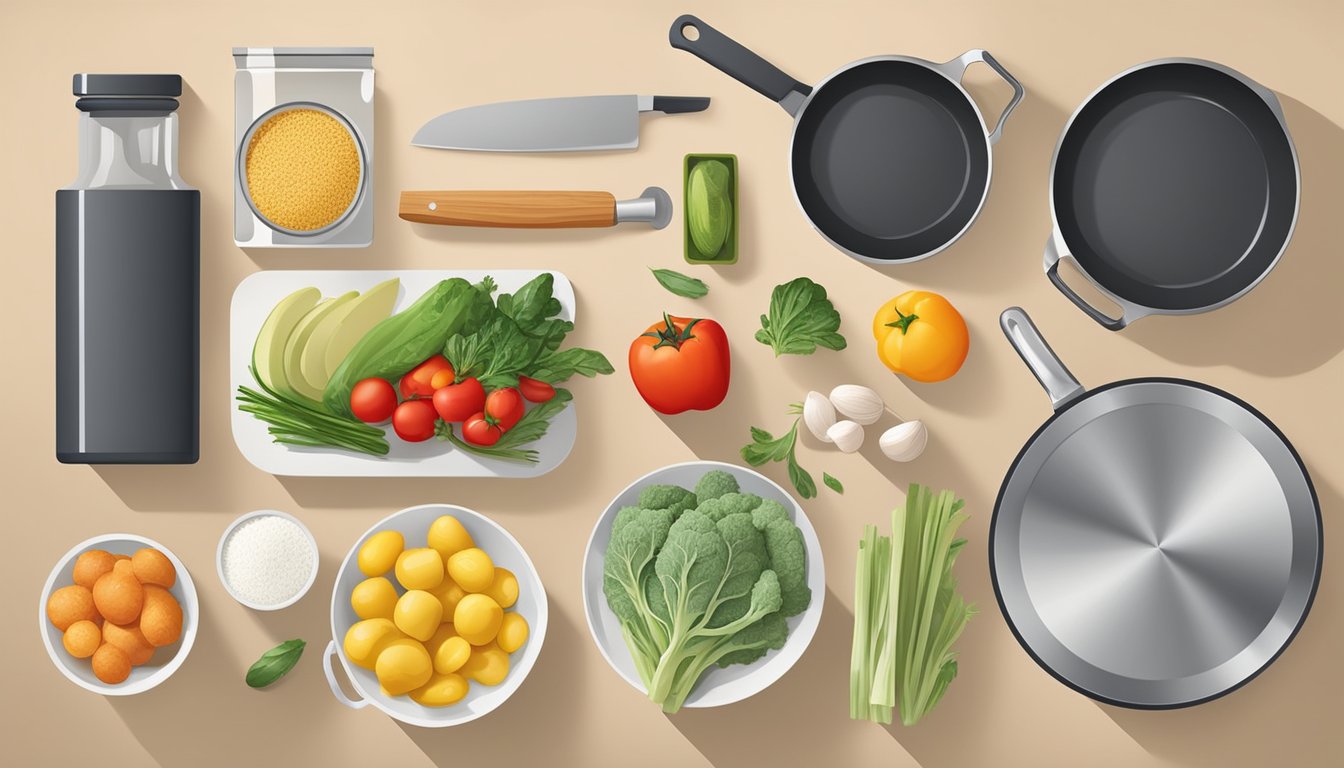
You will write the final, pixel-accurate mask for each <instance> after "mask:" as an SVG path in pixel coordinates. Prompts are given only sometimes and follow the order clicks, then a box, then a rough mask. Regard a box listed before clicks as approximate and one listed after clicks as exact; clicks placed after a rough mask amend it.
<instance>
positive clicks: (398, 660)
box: [373, 638, 434, 696]
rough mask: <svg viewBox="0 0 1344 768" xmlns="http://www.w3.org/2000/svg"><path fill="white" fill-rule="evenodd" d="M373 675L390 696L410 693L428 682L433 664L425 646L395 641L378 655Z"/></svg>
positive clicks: (406, 639) (405, 639)
mask: <svg viewBox="0 0 1344 768" xmlns="http://www.w3.org/2000/svg"><path fill="white" fill-rule="evenodd" d="M373 672H374V674H376V675H377V676H378V683H379V684H380V685H382V686H383V690H385V691H387V692H388V693H389V694H390V695H392V696H400V695H401V694H403V693H410V692H411V691H413V690H415V689H416V688H419V687H420V686H422V685H424V684H425V683H427V682H429V678H430V676H431V675H433V674H434V664H433V662H431V661H430V659H429V652H428V651H426V650H425V646H423V645H421V644H420V643H417V642H416V641H414V640H411V639H409V638H402V639H401V640H395V641H393V642H392V644H391V645H389V646H387V647H386V648H384V649H383V652H382V653H380V654H378V662H377V663H376V664H375V665H374V669H373Z"/></svg>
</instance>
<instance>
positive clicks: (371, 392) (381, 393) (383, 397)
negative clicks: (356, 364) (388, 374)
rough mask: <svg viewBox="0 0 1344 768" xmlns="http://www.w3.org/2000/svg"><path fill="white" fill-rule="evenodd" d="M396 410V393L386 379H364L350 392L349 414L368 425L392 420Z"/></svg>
mask: <svg viewBox="0 0 1344 768" xmlns="http://www.w3.org/2000/svg"><path fill="white" fill-rule="evenodd" d="M396 409H397V391H396V390H395V389H393V388H392V385H391V384H390V383H388V381H387V380H386V379H377V378H374V379H364V380H363V381H361V382H359V383H358V384H356V385H355V387H354V389H351V390H350V412H351V413H353V414H355V418H357V419H359V420H360V421H365V422H368V423H370V424H380V423H382V422H384V421H387V420H388V419H390V418H392V412H393V411H395V410H396Z"/></svg>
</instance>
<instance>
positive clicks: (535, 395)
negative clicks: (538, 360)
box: [518, 376, 555, 403]
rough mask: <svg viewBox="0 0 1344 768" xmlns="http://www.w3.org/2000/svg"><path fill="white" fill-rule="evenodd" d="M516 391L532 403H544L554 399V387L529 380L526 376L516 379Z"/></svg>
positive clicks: (542, 382)
mask: <svg viewBox="0 0 1344 768" xmlns="http://www.w3.org/2000/svg"><path fill="white" fill-rule="evenodd" d="M518 391H519V392H522V393H523V397H525V398H527V399H528V401H529V402H533V403H544V402H546V401H547V400H550V399H551V398H552V397H555V387H552V386H551V385H550V384H547V383H546V382H544V381H537V380H536V379H529V378H528V377H526V376H519V377H518Z"/></svg>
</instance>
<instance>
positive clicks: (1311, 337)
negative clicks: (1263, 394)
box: [1079, 94, 1344, 377]
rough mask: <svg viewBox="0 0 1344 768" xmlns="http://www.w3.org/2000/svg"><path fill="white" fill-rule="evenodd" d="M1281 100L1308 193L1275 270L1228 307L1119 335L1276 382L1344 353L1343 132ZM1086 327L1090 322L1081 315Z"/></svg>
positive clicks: (1151, 322)
mask: <svg viewBox="0 0 1344 768" xmlns="http://www.w3.org/2000/svg"><path fill="white" fill-rule="evenodd" d="M1279 98H1280V99H1281V101H1282V102H1283V108H1284V112H1285V113H1286V114H1287V118H1288V130H1289V131H1290V132H1291V133H1292V136H1293V142H1294V144H1296V146H1297V155H1298V162H1299V164H1300V166H1301V179H1302V191H1301V209H1300V211H1299V212H1298V219H1297V228H1296V230H1295V231H1294V232H1293V239H1292V241H1291V242H1290V244H1289V245H1288V249H1287V250H1286V251H1285V252H1284V254H1283V257H1282V258H1281V259H1280V261H1279V263H1278V265H1277V266H1276V267H1275V268H1274V271H1272V272H1270V273H1269V275H1268V276H1266V277H1265V279H1264V282H1262V283H1261V284H1260V285H1258V286H1256V287H1255V288H1253V289H1252V290H1251V291H1250V292H1249V293H1247V294H1246V295H1245V296H1243V297H1241V298H1240V299H1237V300H1236V301H1235V302H1233V303H1232V304H1229V305H1228V306H1226V307H1223V308H1222V309H1218V310H1215V311H1213V312H1206V313H1203V314H1198V315H1182V316H1171V315H1167V316H1162V315H1158V316H1155V317H1148V318H1144V319H1142V320H1140V321H1138V322H1136V323H1135V324H1134V325H1133V326H1132V327H1130V328H1127V329H1125V330H1124V331H1121V332H1120V333H1118V334H1116V335H1118V336H1120V337H1122V338H1124V339H1126V340H1127V341H1130V342H1133V343H1135V344H1138V345H1140V346H1142V347H1145V348H1147V349H1148V350H1150V351H1152V352H1154V353H1156V354H1158V355H1160V356H1161V357H1163V358H1166V359H1168V360H1171V361H1174V362H1178V363H1182V364H1186V365H1198V366H1213V365H1231V366H1235V367H1237V368H1240V369H1243V370H1247V371H1252V372H1254V373H1257V374H1261V375H1264V376H1274V377H1287V376H1293V375H1296V374H1300V373H1305V372H1308V371H1312V370H1314V369H1316V368H1318V367H1319V366H1321V365H1322V364H1324V363H1326V362H1327V361H1329V360H1331V359H1332V358H1334V357H1336V356H1337V355H1339V353H1340V352H1341V351H1344V324H1341V323H1340V322H1339V319H1338V316H1337V315H1338V311H1339V292H1340V287H1341V286H1344V259H1342V258H1340V255H1339V240H1340V227H1339V201H1340V200H1342V199H1344V176H1341V174H1340V169H1341V168H1344V128H1341V127H1340V126H1338V125H1335V124H1334V123H1332V122H1330V120H1329V118H1327V117H1325V116H1324V115H1322V114H1321V113H1320V112H1317V111H1316V110H1314V109H1312V108H1311V107H1309V106H1307V105H1306V104H1303V103H1302V102H1300V101H1297V100H1296V99H1294V98H1292V97H1290V96H1285V95H1282V94H1280V97H1279ZM1079 321H1080V322H1088V323H1090V321H1087V320H1084V319H1083V318H1082V316H1081V315H1080V316H1079ZM1097 332H1098V333H1101V332H1102V331H1101V330H1100V329H1097Z"/></svg>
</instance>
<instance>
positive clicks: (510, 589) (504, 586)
mask: <svg viewBox="0 0 1344 768" xmlns="http://www.w3.org/2000/svg"><path fill="white" fill-rule="evenodd" d="M483 591H484V592H485V594H487V595H489V596H490V598H491V599H492V600H494V601H495V602H496V603H499V607H500V608H508V607H509V606H511V605H513V604H514V603H516V602H518V577H517V576H514V575H513V571H510V570H509V569H508V568H496V569H495V576H494V579H493V580H492V581H491V582H490V586H488V587H486V588H485V589H484V590H483Z"/></svg>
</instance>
